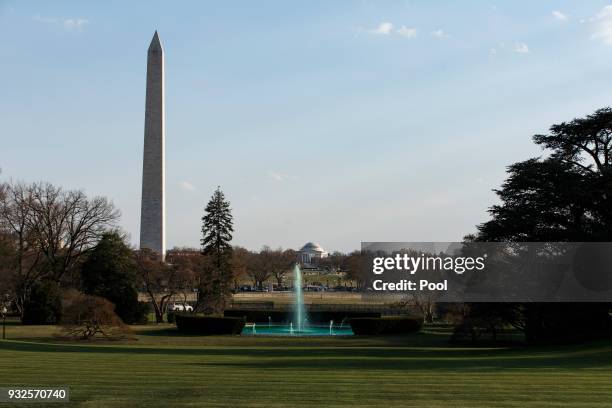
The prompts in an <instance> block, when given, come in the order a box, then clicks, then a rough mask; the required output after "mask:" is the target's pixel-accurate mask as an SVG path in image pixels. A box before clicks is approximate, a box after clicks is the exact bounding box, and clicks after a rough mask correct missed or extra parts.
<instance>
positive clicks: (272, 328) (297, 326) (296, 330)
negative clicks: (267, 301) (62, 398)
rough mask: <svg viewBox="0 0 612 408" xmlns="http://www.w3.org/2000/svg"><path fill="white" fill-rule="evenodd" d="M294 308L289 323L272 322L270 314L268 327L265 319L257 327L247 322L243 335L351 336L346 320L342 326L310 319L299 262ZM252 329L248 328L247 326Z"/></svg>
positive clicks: (296, 273)
mask: <svg viewBox="0 0 612 408" xmlns="http://www.w3.org/2000/svg"><path fill="white" fill-rule="evenodd" d="M293 278H294V279H293V309H292V310H291V311H290V313H289V318H288V320H289V321H288V322H287V323H288V324H287V323H285V324H272V317H271V316H268V324H267V327H266V325H265V319H264V320H263V324H260V326H259V327H258V328H257V329H256V328H255V323H247V325H245V329H243V331H242V334H243V335H251V336H350V335H352V334H353V331H352V330H351V328H350V327H345V328H343V327H342V325H343V324H344V320H343V321H342V323H341V324H340V327H334V321H333V320H330V322H329V325H326V324H325V323H318V324H317V322H316V321H315V320H312V319H310V320H309V319H308V316H307V313H306V307H305V305H304V294H303V293H302V285H303V280H302V271H301V269H300V267H299V265H298V264H295V266H294V267H293ZM247 327H248V328H249V329H250V330H247V329H246V328H247Z"/></svg>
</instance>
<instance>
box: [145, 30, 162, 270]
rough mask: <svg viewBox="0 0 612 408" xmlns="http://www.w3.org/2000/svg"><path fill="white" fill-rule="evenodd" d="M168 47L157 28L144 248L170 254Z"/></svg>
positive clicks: (150, 72)
mask: <svg viewBox="0 0 612 408" xmlns="http://www.w3.org/2000/svg"><path fill="white" fill-rule="evenodd" d="M164 105H165V99H164V50H163V48H162V45H161V42H160V41H159V35H158V34H157V31H155V34H154V35H153V39H152V40H151V45H149V51H148V55H147V96H146V105H145V131H144V154H143V160H142V203H141V212H140V248H149V249H151V250H153V251H155V252H156V253H157V254H158V255H159V256H160V257H161V259H162V260H163V259H164V258H165V255H166V189H165V188H166V186H165V183H166V174H165V173H166V163H165V128H164V127H165V106H164Z"/></svg>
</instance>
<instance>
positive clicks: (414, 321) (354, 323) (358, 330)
mask: <svg viewBox="0 0 612 408" xmlns="http://www.w3.org/2000/svg"><path fill="white" fill-rule="evenodd" d="M349 324H350V325H351V329H353V333H355V334H356V335H379V334H408V333H416V332H418V331H419V330H421V326H422V325H423V318H422V317H411V316H397V317H395V316H389V317H357V318H354V319H350V320H349Z"/></svg>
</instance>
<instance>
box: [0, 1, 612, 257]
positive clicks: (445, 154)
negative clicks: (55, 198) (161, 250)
mask: <svg viewBox="0 0 612 408" xmlns="http://www.w3.org/2000/svg"><path fill="white" fill-rule="evenodd" d="M609 4H612V3H608V2H604V1H590V2H586V1H585V2H570V1H538V2H532V1H513V2H504V3H500V2H498V3H495V2H485V1H462V2H457V1H445V2H444V1H440V2H435V4H434V3H433V2H430V1H396V2H391V1H334V2H324V1H320V2H301V3H300V4H298V3H297V2H282V1H258V2H250V1H241V2H238V1H228V2H196V1H194V2H178V3H177V2H174V3H173V4H170V2H152V1H147V2H144V1H143V2H140V3H139V2H121V1H105V2H77V1H74V2H69V1H65V2H62V1H54V2H48V1H30V2H24V1H2V0H0V36H1V37H2V39H3V40H2V46H1V47H0V77H1V78H2V81H1V82H0V83H1V84H2V86H1V89H0V141H1V148H0V167H1V168H2V174H1V175H0V178H2V179H3V180H7V179H13V180H23V181H39V180H44V181H49V182H52V183H55V184H58V185H62V186H64V187H66V188H80V189H84V190H85V191H86V192H87V193H88V194H90V195H97V194H100V195H105V196H108V197H109V198H111V199H112V200H113V201H114V203H115V204H116V205H117V207H119V208H120V209H121V211H122V219H121V226H122V228H123V229H125V230H126V231H127V232H128V233H130V234H131V237H132V240H133V242H134V243H135V244H137V240H138V228H139V217H140V215H139V213H140V204H139V200H140V178H141V171H142V170H141V166H142V157H141V155H142V143H143V122H144V96H145V95H144V94H145V72H146V50H147V47H148V44H149V41H150V39H151V36H152V34H153V32H154V30H155V29H158V30H159V32H160V36H161V40H162V43H163V44H164V48H165V57H166V110H167V117H166V123H167V125H166V126H167V127H166V148H167V151H166V154H167V163H166V165H167V174H166V177H167V239H168V245H169V246H170V247H172V246H197V245H198V242H199V237H200V217H201V215H202V211H203V206H204V205H205V203H206V201H207V200H208V198H209V197H210V195H211V194H212V192H213V190H214V189H215V188H216V186H217V185H221V187H222V188H223V190H224V191H225V193H226V195H227V197H228V198H229V200H230V201H231V203H232V207H233V210H234V214H235V224H236V225H235V226H236V233H235V244H238V245H244V246H246V247H248V248H251V249H258V248H260V247H261V246H262V245H264V244H267V245H271V246H273V247H277V246H282V247H292V248H298V247H299V246H301V245H302V244H303V243H304V242H306V241H318V242H320V243H321V245H322V246H324V247H325V248H326V249H328V250H342V251H348V250H352V249H357V248H359V244H360V241H428V240H431V241H453V240H460V239H461V238H462V237H463V236H464V235H465V234H467V233H470V232H473V231H474V226H475V225H476V224H478V223H480V222H482V221H484V220H486V219H487V213H486V209H487V207H489V206H490V205H491V204H492V203H494V202H495V195H494V193H493V192H492V191H491V190H492V189H493V188H496V187H498V186H499V185H500V183H501V182H502V180H503V179H504V177H505V173H504V172H505V167H506V166H507V165H508V164H510V163H513V162H516V161H519V160H524V159H527V158H529V157H533V156H537V155H540V154H542V153H541V151H540V150H539V149H538V148H536V147H535V146H534V145H533V144H532V143H531V139H530V136H531V135H532V134H534V133H539V132H544V131H546V129H547V128H548V127H549V126H550V125H551V124H553V123H557V122H560V121H564V120H570V119H572V118H574V117H576V116H582V115H585V114H587V113H590V112H592V111H594V110H595V109H597V108H600V107H603V106H608V105H610V104H611V101H612V79H611V78H612V76H611V74H612V6H610V5H609Z"/></svg>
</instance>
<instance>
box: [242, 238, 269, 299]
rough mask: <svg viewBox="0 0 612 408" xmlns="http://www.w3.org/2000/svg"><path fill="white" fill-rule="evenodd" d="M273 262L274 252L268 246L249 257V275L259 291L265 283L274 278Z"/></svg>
mask: <svg viewBox="0 0 612 408" xmlns="http://www.w3.org/2000/svg"><path fill="white" fill-rule="evenodd" d="M273 262H274V254H273V251H272V249H271V248H270V247H269V246H267V245H265V246H264V247H263V248H262V249H261V251H260V252H259V253H254V254H252V256H250V257H249V263H248V266H247V274H248V275H249V276H250V277H251V278H252V279H253V283H254V284H255V286H256V287H258V288H259V289H262V288H263V283H264V282H265V281H267V280H268V279H270V277H271V276H272V270H273Z"/></svg>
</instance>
